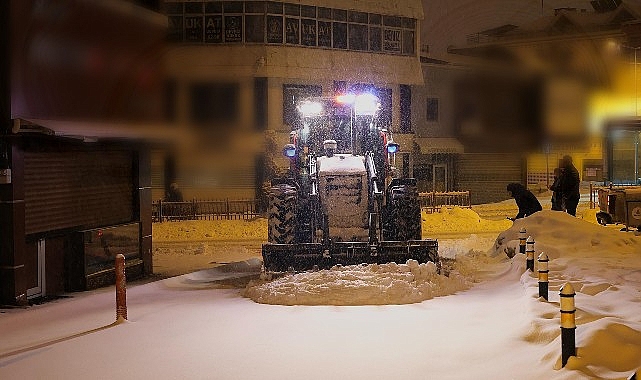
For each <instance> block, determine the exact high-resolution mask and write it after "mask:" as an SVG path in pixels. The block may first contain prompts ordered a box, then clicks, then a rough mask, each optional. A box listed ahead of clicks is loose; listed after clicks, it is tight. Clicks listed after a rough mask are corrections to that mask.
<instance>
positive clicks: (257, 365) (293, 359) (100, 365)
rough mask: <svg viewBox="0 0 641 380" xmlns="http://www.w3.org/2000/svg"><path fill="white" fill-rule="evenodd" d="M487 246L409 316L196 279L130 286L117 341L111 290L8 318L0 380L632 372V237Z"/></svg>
mask: <svg viewBox="0 0 641 380" xmlns="http://www.w3.org/2000/svg"><path fill="white" fill-rule="evenodd" d="M523 226H524V227H526V228H527V229H528V233H529V234H532V236H533V237H535V238H536V241H537V243H536V247H537V248H536V249H537V254H538V252H539V251H540V250H541V249H543V250H545V251H546V252H547V253H548V254H549V255H550V258H551V262H550V269H551V273H550V300H549V302H546V301H543V300H542V299H539V298H538V297H537V296H538V286H537V280H536V278H535V277H534V275H533V274H530V273H528V272H525V258H524V257H523V255H516V256H515V257H514V258H513V259H508V258H507V256H506V255H505V254H504V253H503V252H504V251H505V250H506V249H507V248H510V247H514V246H515V244H517V240H516V239H517V235H518V230H519V229H520V228H521V227H523ZM496 235H498V238H497V239H496V241H495V239H489V238H487V237H484V236H475V235H472V236H470V237H468V238H465V239H457V240H445V241H443V243H442V244H441V254H442V255H444V256H447V257H457V266H456V267H455V270H456V271H457V272H456V273H457V275H459V276H461V277H462V278H464V279H465V280H466V281H469V287H470V288H469V289H468V290H459V291H458V292H457V293H455V294H450V295H446V296H441V297H436V298H432V299H428V300H427V301H423V302H420V303H412V304H406V305H380V306H372V305H365V306H332V305H327V306H280V305H266V304H259V303H255V302H254V301H252V300H250V299H248V298H244V297H243V296H242V294H243V293H244V290H243V289H242V287H238V286H232V285H229V284H226V285H221V284H218V283H216V282H215V281H213V278H208V276H209V274H210V273H212V272H208V271H207V270H205V271H200V272H195V273H190V274H185V275H183V276H179V277H173V278H168V279H165V280H161V281H156V282H152V283H147V284H138V285H134V286H131V287H130V289H129V293H128V295H129V298H128V306H129V321H125V322H124V323H122V324H118V325H113V326H109V325H110V324H111V323H112V322H113V321H114V317H115V310H114V295H113V288H105V289H101V290H99V291H94V292H88V293H80V294H74V295H73V297H72V298H67V299H61V300H58V301H55V302H51V303H47V304H43V305H39V306H33V307H31V308H29V309H25V310H21V309H13V310H5V312H4V313H2V314H0V332H1V333H2V337H3V339H2V341H0V378H3V379H5V378H6V379H36V378H48V379H86V378H95V379H114V378H121V379H254V378H261V379H327V378H336V379H347V378H349V379H426V378H434V379H461V378H482V379H491V378H492V379H577V378H608V379H617V378H627V377H628V376H629V375H630V374H632V373H633V372H634V371H635V370H636V369H638V368H639V367H641V313H640V312H639V311H640V310H641V309H640V307H639V302H640V301H641V260H639V259H640V256H641V237H640V236H637V235H635V234H634V233H632V232H628V233H624V232H619V231H618V230H615V229H612V228H605V227H601V226H598V225H595V224H592V223H588V222H586V221H583V220H580V219H578V218H572V217H570V216H568V215H566V214H563V213H556V212H551V211H543V212H541V213H538V214H536V215H534V216H532V217H530V218H527V219H524V220H519V221H517V222H516V223H515V224H514V225H513V226H512V227H510V228H509V229H508V230H506V231H505V232H502V233H500V234H499V233H496ZM496 235H495V236H496ZM399 267H402V266H399ZM400 272H403V270H401V271H400ZM404 273H405V274H404V276H405V277H407V276H408V275H407V273H406V272H404ZM303 275H304V274H303ZM280 280H282V281H286V280H287V279H286V278H281V279H280ZM343 280H344V284H345V287H346V288H349V286H360V287H368V286H370V287H371V286H378V287H380V291H381V292H383V291H385V288H384V287H385V286H386V285H385V283H384V282H378V283H377V282H368V281H367V280H363V279H360V280H358V281H356V282H349V279H345V278H343V279H341V281H343ZM298 281H299V282H302V281H300V279H298ZM566 281H569V282H571V283H572V284H573V285H574V287H575V289H576V290H577V296H576V305H577V310H578V311H577V325H578V328H577V346H578V357H577V358H571V359H570V361H569V363H568V365H567V366H566V368H564V369H559V362H560V338H559V335H560V329H559V304H558V301H559V296H558V290H559V287H560V286H561V285H562V284H563V283H565V282H566ZM355 284H356V285H355ZM388 285H389V284H388ZM417 289H419V290H421V288H420V287H418V288H417ZM308 290H309V289H308ZM451 290H452V292H454V291H457V290H458V289H455V288H452V289H451ZM311 291H314V289H313V288H312V289H311ZM337 291H340V289H339V290H337ZM342 291H343V293H341V294H342V296H343V297H344V296H349V292H345V288H344V289H342ZM447 293H448V292H446V293H445V294H447ZM330 299H331V297H328V302H329V300H330ZM392 301H393V300H392ZM392 301H390V303H394V302H392ZM272 303H273V302H272ZM365 303H366V302H365ZM25 325H31V326H38V329H24V326H25ZM103 326H109V327H106V328H104V329H98V328H101V327H103ZM96 329H98V330H96Z"/></svg>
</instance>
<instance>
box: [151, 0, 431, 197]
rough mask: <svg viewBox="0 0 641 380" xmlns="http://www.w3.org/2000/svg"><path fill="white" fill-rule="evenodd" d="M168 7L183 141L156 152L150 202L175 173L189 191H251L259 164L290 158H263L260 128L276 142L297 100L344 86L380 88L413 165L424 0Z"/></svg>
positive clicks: (176, 115) (389, 122)
mask: <svg viewBox="0 0 641 380" xmlns="http://www.w3.org/2000/svg"><path fill="white" fill-rule="evenodd" d="M165 12H166V14H167V17H168V19H169V25H170V39H171V41H172V42H171V44H170V48H169V51H168V54H167V56H166V60H165V66H166V70H167V75H168V79H167V89H168V91H167V94H168V95H167V96H168V99H170V103H171V104H173V106H172V107H173V108H172V110H171V112H170V114H171V115H170V116H171V121H172V122H173V123H175V124H176V125H177V128H178V129H179V130H181V131H183V132H184V134H183V137H184V138H183V139H182V140H181V142H180V143H179V144H176V149H175V150H174V152H172V153H171V154H168V153H167V152H157V153H156V154H154V157H153V159H152V166H153V170H152V171H153V180H152V184H153V198H154V200H155V199H160V198H162V196H163V191H164V189H165V188H166V187H167V185H168V183H169V182H172V181H175V182H177V183H178V185H179V186H180V187H182V190H183V194H184V195H185V197H186V198H192V197H198V198H202V197H206V198H225V197H229V198H236V199H238V198H250V199H251V198H255V197H256V196H257V194H258V193H259V191H260V190H259V189H260V187H261V186H262V183H261V182H262V180H263V178H264V175H263V173H265V172H266V170H265V166H266V165H267V164H266V162H267V161H270V160H272V159H274V160H275V161H276V163H277V165H279V166H280V167H286V166H287V162H286V161H285V159H284V158H282V157H280V156H281V155H280V154H275V155H274V157H266V154H265V142H264V141H265V136H266V135H268V136H269V138H270V139H271V140H272V141H275V145H276V146H278V147H282V146H283V145H284V144H286V143H287V142H288V139H289V133H290V132H291V131H292V130H293V129H294V128H295V127H296V126H297V123H300V115H298V112H297V110H296V105H297V104H298V103H299V102H300V101H301V100H304V99H306V98H313V97H326V98H330V97H334V96H335V95H339V94H342V93H346V92H350V91H351V92H355V91H356V92H358V91H369V92H374V93H376V95H377V96H378V97H379V99H380V100H381V112H380V113H379V124H380V125H382V126H384V127H385V128H387V129H389V130H391V131H392V132H393V133H394V138H395V140H396V141H397V142H399V143H400V144H401V149H402V152H401V157H405V158H401V159H400V160H398V161H397V166H398V164H399V163H400V166H401V167H400V169H399V170H400V171H401V172H402V173H404V174H406V175H408V176H409V175H411V174H412V165H411V163H410V160H409V153H411V152H412V150H413V140H414V126H413V124H412V121H411V118H410V117H409V113H410V105H411V86H414V85H419V84H422V83H423V77H422V75H421V66H420V62H419V58H418V46H419V41H418V36H419V35H420V33H419V32H420V30H419V28H420V21H421V19H422V18H423V10H422V4H421V2H420V1H414V0H404V1H399V2H393V3H392V2H387V1H348V2H345V1H337V0H334V1H331V0H325V1H300V2H265V1H225V2H221V1H166V2H165ZM278 150H280V148H279V149H278ZM403 154H408V155H405V156H403ZM168 163H169V164H168Z"/></svg>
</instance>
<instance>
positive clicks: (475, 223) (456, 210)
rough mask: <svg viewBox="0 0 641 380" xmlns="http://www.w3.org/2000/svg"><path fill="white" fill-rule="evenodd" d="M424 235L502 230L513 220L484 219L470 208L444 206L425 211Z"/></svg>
mask: <svg viewBox="0 0 641 380" xmlns="http://www.w3.org/2000/svg"><path fill="white" fill-rule="evenodd" d="M422 221H423V223H422V225H423V236H429V235H431V234H436V233H458V232H464V233H472V234H474V233H480V232H500V231H504V230H506V229H508V228H510V226H511V225H512V222H511V221H509V220H507V219H503V220H488V219H483V218H481V217H480V216H479V214H477V213H476V211H474V210H472V209H469V208H461V207H458V206H456V207H453V208H446V207H442V208H441V210H440V211H439V212H435V213H431V214H428V213H425V212H424V213H423V215H422Z"/></svg>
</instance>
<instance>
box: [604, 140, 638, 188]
mask: <svg viewBox="0 0 641 380" xmlns="http://www.w3.org/2000/svg"><path fill="white" fill-rule="evenodd" d="M640 139H641V130H612V131H610V133H609V135H608V141H609V144H608V148H609V152H608V153H609V156H610V157H609V160H608V161H609V166H610V168H609V169H610V170H609V172H610V175H609V177H610V181H611V182H612V183H614V184H624V185H631V184H637V185H638V184H641V178H640V175H639V165H640V161H641V154H640V152H639V140H640Z"/></svg>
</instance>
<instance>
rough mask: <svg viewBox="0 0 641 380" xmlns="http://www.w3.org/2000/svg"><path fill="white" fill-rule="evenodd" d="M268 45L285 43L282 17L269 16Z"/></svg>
mask: <svg viewBox="0 0 641 380" xmlns="http://www.w3.org/2000/svg"><path fill="white" fill-rule="evenodd" d="M267 43H270V44H282V43H283V18H282V17H281V16H267Z"/></svg>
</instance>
